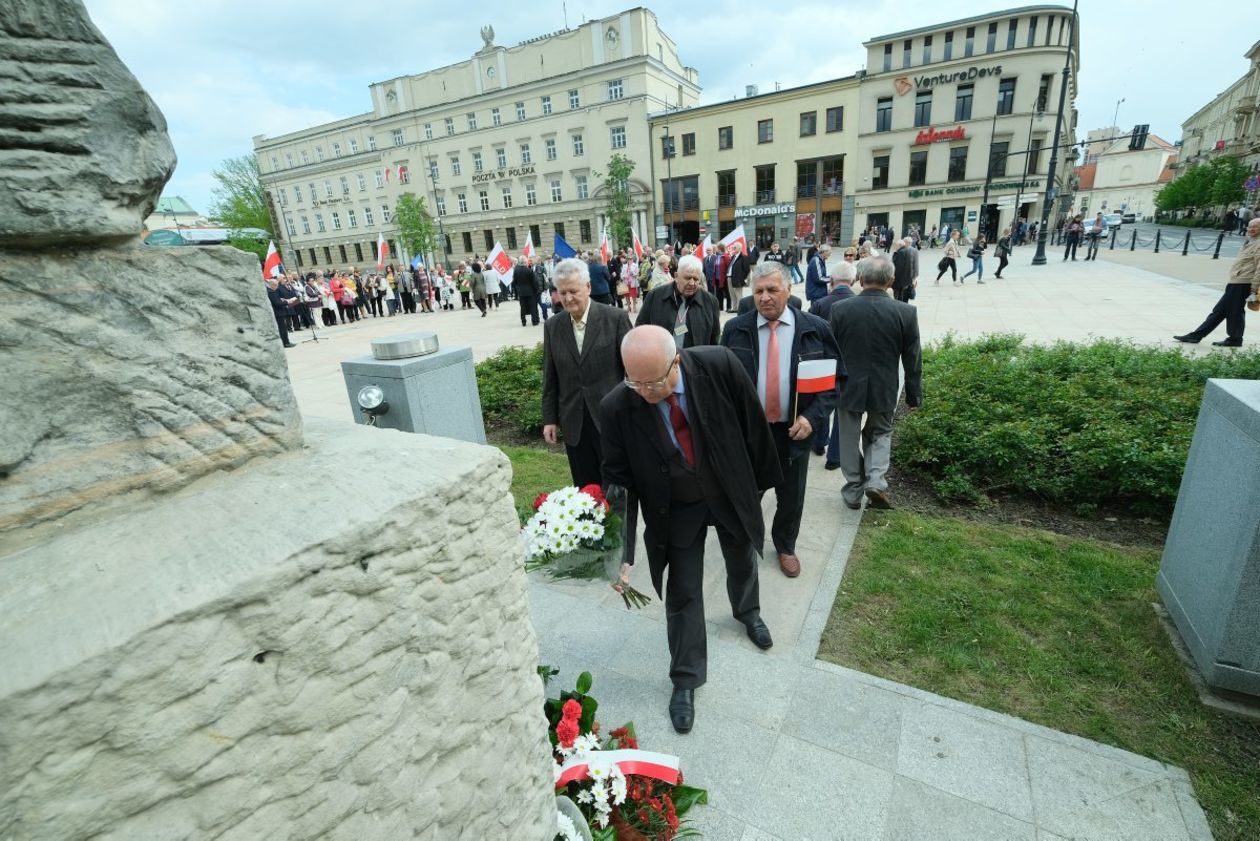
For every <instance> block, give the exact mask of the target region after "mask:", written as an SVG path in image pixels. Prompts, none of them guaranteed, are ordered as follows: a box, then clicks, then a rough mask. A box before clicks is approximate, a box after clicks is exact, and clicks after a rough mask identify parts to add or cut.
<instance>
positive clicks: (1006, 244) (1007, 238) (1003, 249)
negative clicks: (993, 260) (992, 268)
mask: <svg viewBox="0 0 1260 841" xmlns="http://www.w3.org/2000/svg"><path fill="white" fill-rule="evenodd" d="M1010 253H1011V229H1010V228H1007V229H1006V230H1004V231H1002V236H1000V237H998V241H997V258H998V267H997V271H996V272H994V273H993V276H994V277H997V278H1000V277H1001V276H1002V270H1003V269H1005V268H1006V264H1007V263H1009V262H1010V260H1008V259H1007V258H1008V257H1009V256H1010Z"/></svg>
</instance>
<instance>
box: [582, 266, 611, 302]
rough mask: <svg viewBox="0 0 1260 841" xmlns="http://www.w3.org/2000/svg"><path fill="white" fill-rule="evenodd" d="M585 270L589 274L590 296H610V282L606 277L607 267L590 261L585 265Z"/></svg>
mask: <svg viewBox="0 0 1260 841" xmlns="http://www.w3.org/2000/svg"><path fill="white" fill-rule="evenodd" d="M586 268H587V269H588V270H589V271H590V273H591V294H592V295H611V294H612V285H611V284H612V281H611V279H610V278H609V277H608V267H607V266H605V265H604V264H603V263H597V262H595V261H594V260H592V261H591V262H589V263H587V264H586Z"/></svg>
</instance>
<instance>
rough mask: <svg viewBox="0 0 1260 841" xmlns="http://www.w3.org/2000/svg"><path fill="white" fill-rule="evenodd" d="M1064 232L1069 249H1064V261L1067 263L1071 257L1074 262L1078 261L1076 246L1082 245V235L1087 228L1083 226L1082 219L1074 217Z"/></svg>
mask: <svg viewBox="0 0 1260 841" xmlns="http://www.w3.org/2000/svg"><path fill="white" fill-rule="evenodd" d="M1064 230H1065V234H1066V242H1067V248H1065V249H1063V261H1064V262H1067V259H1068V257H1069V256H1070V257H1071V258H1072V259H1073V260H1075V259H1076V246H1078V245H1080V243H1081V233H1082V232H1083V231H1084V230H1085V226H1084V225H1082V224H1081V217H1079V216H1074V217H1072V221H1070V222H1068V223H1067V227H1066V228H1065V229H1064Z"/></svg>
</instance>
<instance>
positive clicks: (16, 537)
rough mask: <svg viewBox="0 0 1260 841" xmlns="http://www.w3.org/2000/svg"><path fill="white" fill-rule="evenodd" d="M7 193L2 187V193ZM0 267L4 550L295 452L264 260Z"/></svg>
mask: <svg viewBox="0 0 1260 841" xmlns="http://www.w3.org/2000/svg"><path fill="white" fill-rule="evenodd" d="M0 192H2V191H0ZM58 258H59V259H57V260H50V259H48V256H47V255H43V254H37V253H34V252H24V253H13V252H9V253H6V254H5V255H4V258H3V259H2V260H0V348H3V349H4V351H3V352H4V359H5V368H6V370H7V371H10V372H16V376H10V377H7V378H6V380H5V383H4V386H3V390H2V392H0V395H2V396H0V425H2V426H3V428H4V429H5V434H4V436H3V437H0V480H2V481H0V549H3V548H4V547H6V546H9V547H12V546H13V545H14V543H15V542H21V541H30V540H35V539H38V537H39V530H38V529H31V526H33V525H35V524H38V523H41V522H47V521H54V520H57V519H58V518H60V517H63V516H65V515H66V514H68V513H70V512H74V511H78V510H82V511H83V512H85V513H86V512H87V511H88V510H96V511H103V510H108V509H109V508H110V507H111V506H112V507H113V508H114V509H115V510H117V509H119V508H122V507H124V506H128V505H131V504H134V502H135V501H136V500H137V499H138V498H141V497H148V496H151V495H154V494H157V493H161V492H164V491H169V490H172V489H175V488H178V487H181V486H183V485H185V484H187V483H188V482H190V481H192V480H194V479H197V478H198V477H200V476H204V475H206V474H207V473H211V472H214V471H217V470H223V469H231V468H235V467H239V466H240V465H242V464H244V463H246V462H247V461H249V460H250V459H252V458H254V457H255V456H258V455H276V454H279V453H283V452H286V451H288V450H291V449H293V448H295V447H299V446H301V443H302V428H301V419H300V417H299V415H298V410H297V403H296V401H295V400H294V397H293V392H292V389H291V388H290V386H289V374H288V366H287V363H286V361H285V358H284V350H283V349H282V348H281V346H280V343H279V341H278V340H277V338H276V323H275V317H274V316H273V315H272V311H271V305H270V303H269V302H268V300H267V294H266V289H265V288H264V286H263V284H262V279H261V273H260V271H259V268H258V259H257V258H256V257H255V256H253V255H251V254H245V253H244V252H241V251H238V250H236V249H234V248H229V247H226V246H220V247H208V248H169V249H158V248H148V247H145V246H141V245H138V244H135V245H130V246H122V247H117V248H95V249H86V248H85V249H80V250H69V251H62V252H59V254H58Z"/></svg>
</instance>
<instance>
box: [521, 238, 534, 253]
mask: <svg viewBox="0 0 1260 841" xmlns="http://www.w3.org/2000/svg"><path fill="white" fill-rule="evenodd" d="M521 256H522V257H533V256H534V235H533V234H532V233H528V234H526V235H525V247H524V248H522V249H521Z"/></svg>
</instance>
